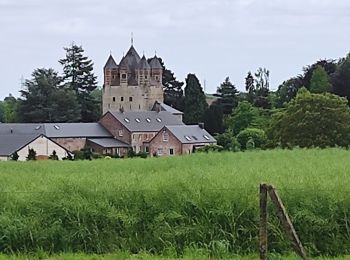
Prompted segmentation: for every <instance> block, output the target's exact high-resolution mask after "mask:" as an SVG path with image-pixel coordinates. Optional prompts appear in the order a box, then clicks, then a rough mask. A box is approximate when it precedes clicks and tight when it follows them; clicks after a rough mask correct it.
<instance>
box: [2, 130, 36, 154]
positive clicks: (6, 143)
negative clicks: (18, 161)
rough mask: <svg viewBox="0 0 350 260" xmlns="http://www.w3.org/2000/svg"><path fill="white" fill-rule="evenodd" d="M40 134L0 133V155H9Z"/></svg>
mask: <svg viewBox="0 0 350 260" xmlns="http://www.w3.org/2000/svg"><path fill="white" fill-rule="evenodd" d="M40 135H41V134H36V135H35V134H1V135H0V155H1V156H10V155H11V154H13V153H14V152H16V151H18V150H19V149H20V148H22V147H24V146H26V145H27V144H29V143H31V142H32V141H33V140H34V139H36V138H38V137H39V136H40Z"/></svg>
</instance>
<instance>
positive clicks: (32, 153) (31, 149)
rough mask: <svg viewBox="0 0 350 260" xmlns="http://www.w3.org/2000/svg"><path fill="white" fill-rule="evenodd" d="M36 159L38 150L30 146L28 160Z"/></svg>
mask: <svg viewBox="0 0 350 260" xmlns="http://www.w3.org/2000/svg"><path fill="white" fill-rule="evenodd" d="M35 160H36V151H35V150H34V149H33V148H30V149H29V151H28V156H27V161H35Z"/></svg>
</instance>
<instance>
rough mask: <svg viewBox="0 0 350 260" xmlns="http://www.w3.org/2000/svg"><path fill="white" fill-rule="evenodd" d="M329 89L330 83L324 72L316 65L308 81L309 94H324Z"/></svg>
mask: <svg viewBox="0 0 350 260" xmlns="http://www.w3.org/2000/svg"><path fill="white" fill-rule="evenodd" d="M330 89H331V82H330V79H329V76H328V74H327V72H326V70H325V69H324V68H323V67H322V66H320V65H318V66H317V67H316V69H315V70H314V71H313V73H312V77H311V81H310V92H312V93H324V92H329V91H330Z"/></svg>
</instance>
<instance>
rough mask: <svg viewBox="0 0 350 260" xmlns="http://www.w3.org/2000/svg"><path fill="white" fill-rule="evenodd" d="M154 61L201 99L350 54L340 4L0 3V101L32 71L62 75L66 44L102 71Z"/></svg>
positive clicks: (349, 8) (319, 0)
mask: <svg viewBox="0 0 350 260" xmlns="http://www.w3.org/2000/svg"><path fill="white" fill-rule="evenodd" d="M131 32H133V34H134V46H135V48H136V50H137V51H138V52H139V54H140V55H142V53H143V51H144V52H145V55H146V56H147V57H149V56H153V55H154V52H155V51H157V54H158V56H160V57H162V58H163V60H164V61H165V64H166V66H167V67H168V68H170V69H171V70H172V71H173V72H174V73H175V75H176V76H177V78H178V79H180V80H184V78H185V77H186V75H187V74H188V73H195V74H196V75H197V76H198V77H199V79H200V81H201V82H202V83H203V82H204V80H206V91H207V92H209V93H211V92H215V90H216V87H217V86H218V85H219V84H220V82H222V81H223V80H224V78H225V77H226V76H229V77H230V78H231V80H232V81H233V82H234V83H235V84H236V86H237V87H238V89H240V90H243V88H244V78H245V76H246V74H247V72H248V71H256V69H257V68H258V67H266V68H268V69H269V70H270V72H271V87H272V88H273V89H276V88H277V87H278V85H279V84H280V83H281V82H283V81H284V80H286V79H288V78H290V77H292V76H295V75H297V74H299V73H301V69H302V67H303V66H304V65H308V64H311V63H313V62H315V61H316V60H318V59H321V58H339V57H343V56H345V55H346V54H347V53H348V52H349V51H350V1H349V0H268V1H266V0H176V1H167V0H147V1H145V0H133V1H130V0H114V1H111V0H104V1H100V0H0V33H1V34H0V76H1V81H0V99H3V98H4V97H5V96H7V95H8V94H9V93H12V94H13V95H15V96H18V91H19V90H20V88H21V84H20V83H21V77H22V76H23V77H24V78H26V79H28V78H30V75H31V73H32V71H33V70H34V69H36V68H42V67H45V68H50V67H52V68H54V69H56V70H58V71H59V72H61V71H62V69H61V66H60V65H59V63H58V60H59V59H60V58H62V57H64V55H65V52H64V50H63V47H65V46H68V45H69V44H70V43H71V42H73V41H74V42H75V43H77V44H79V45H82V46H83V48H84V49H85V53H86V55H87V56H88V57H89V58H91V59H92V60H93V61H94V64H95V65H94V69H95V73H96V74H97V76H98V81H99V84H100V85H102V84H103V82H102V80H103V78H102V68H103V66H104V64H105V62H106V60H107V58H108V55H109V53H110V51H112V54H113V56H114V58H115V59H116V61H117V62H119V61H120V59H121V57H122V55H123V52H126V51H127V50H128V49H129V47H130V34H131Z"/></svg>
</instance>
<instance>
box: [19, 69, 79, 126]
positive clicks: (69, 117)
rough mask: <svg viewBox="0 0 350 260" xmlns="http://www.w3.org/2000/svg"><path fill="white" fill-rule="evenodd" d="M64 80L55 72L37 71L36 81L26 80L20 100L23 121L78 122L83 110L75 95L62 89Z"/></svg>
mask: <svg viewBox="0 0 350 260" xmlns="http://www.w3.org/2000/svg"><path fill="white" fill-rule="evenodd" d="M61 82H62V79H61V78H60V77H59V76H58V73H57V72H55V71H54V70H53V69H37V70H35V71H34V72H33V73H32V79H31V80H26V82H25V89H23V90H21V91H20V92H21V96H22V99H20V101H19V108H18V110H19V113H20V115H21V122H25V123H46V122H75V121H79V118H80V107H79V104H78V102H77V99H76V97H75V93H74V92H72V91H70V90H68V89H62V86H61Z"/></svg>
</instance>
